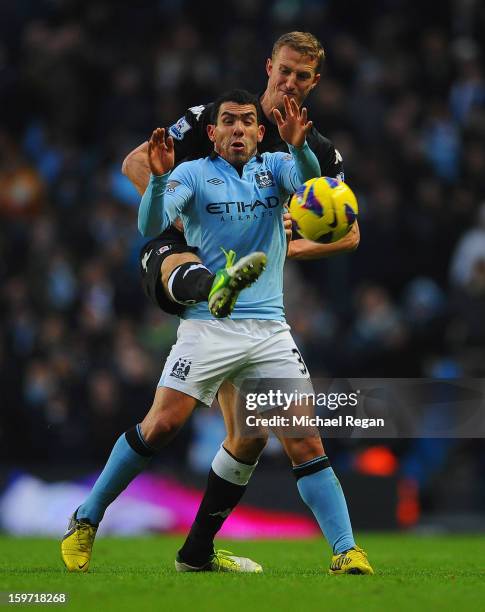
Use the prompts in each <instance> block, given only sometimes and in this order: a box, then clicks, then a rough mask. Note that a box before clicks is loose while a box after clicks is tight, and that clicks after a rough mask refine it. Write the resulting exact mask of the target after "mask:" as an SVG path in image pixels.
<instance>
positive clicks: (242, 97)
mask: <svg viewBox="0 0 485 612" xmlns="http://www.w3.org/2000/svg"><path fill="white" fill-rule="evenodd" d="M224 102H235V103H236V104H253V105H254V107H255V108H256V119H257V121H258V125H259V124H260V123H261V109H260V106H259V100H258V98H257V97H256V96H255V95H254V94H252V93H249V91H246V90H245V89H231V90H230V91H226V92H224V93H223V94H222V95H220V96H219V97H218V98H217V100H216V101H215V102H214V105H213V106H212V110H211V123H212V124H213V125H215V124H216V123H217V117H218V115H219V109H220V108H221V105H222V104H224Z"/></svg>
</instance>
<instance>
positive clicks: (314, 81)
mask: <svg viewBox="0 0 485 612" xmlns="http://www.w3.org/2000/svg"><path fill="white" fill-rule="evenodd" d="M320 76H321V75H320V74H316V75H315V76H314V77H313V85H312V89H313V88H314V87H316V86H317V85H318V81H319V80H320Z"/></svg>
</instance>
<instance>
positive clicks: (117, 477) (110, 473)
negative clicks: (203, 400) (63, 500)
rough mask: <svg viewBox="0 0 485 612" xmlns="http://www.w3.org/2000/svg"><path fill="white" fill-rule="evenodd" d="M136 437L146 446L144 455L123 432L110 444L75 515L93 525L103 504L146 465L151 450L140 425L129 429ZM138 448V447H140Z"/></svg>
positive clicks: (120, 490)
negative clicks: (94, 480) (102, 465)
mask: <svg viewBox="0 0 485 612" xmlns="http://www.w3.org/2000/svg"><path fill="white" fill-rule="evenodd" d="M134 431H136V434H137V435H138V437H139V444H141V445H144V446H145V447H146V449H147V453H146V454H145V455H141V454H139V453H138V452H136V451H135V450H133V448H132V446H130V444H129V443H128V441H127V439H126V434H122V435H121V436H120V437H119V438H118V440H117V441H116V444H115V445H114V446H113V450H112V451H111V455H110V456H109V459H108V461H107V463H106V465H105V466H104V469H103V471H102V472H101V474H100V475H99V477H98V479H97V480H96V482H95V483H94V486H93V488H92V490H91V493H90V494H89V496H88V498H87V499H86V501H85V502H84V503H83V504H81V505H80V506H79V508H78V509H77V512H76V517H77V518H79V519H80V518H85V519H88V521H89V522H90V523H92V524H94V525H97V524H98V523H99V522H100V521H101V519H102V518H103V516H104V513H105V511H106V508H107V507H108V506H109V505H110V504H111V502H112V501H114V500H115V499H116V498H117V497H118V495H119V494H120V493H121V492H122V491H124V489H126V487H127V486H128V485H129V484H130V482H131V481H132V480H133V479H134V478H136V476H138V474H140V473H141V472H142V471H143V470H144V469H145V468H146V466H147V465H148V463H149V462H150V459H151V458H152V455H153V450H151V449H149V447H148V446H147V445H146V442H145V441H144V440H143V436H142V435H141V431H140V426H139V425H137V426H136V430H135V428H133V430H131V431H130V432H129V433H131V434H132V436H133V435H134V434H133V432H134ZM140 448H141V447H140Z"/></svg>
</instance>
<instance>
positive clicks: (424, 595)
mask: <svg viewBox="0 0 485 612" xmlns="http://www.w3.org/2000/svg"><path fill="white" fill-rule="evenodd" d="M181 541H182V540H181V539H180V538H176V537H166V536H152V537H145V538H99V539H98V540H97V541H96V543H95V547H94V556H93V562H92V565H91V571H90V572H89V573H88V574H68V573H67V572H66V571H65V569H64V566H63V564H62V561H61V560H60V552H59V543H58V542H57V541H55V540H45V539H44V540H43V539H32V538H25V539H20V538H11V537H0V551H1V555H0V591H3V592H5V591H8V592H44V593H45V592H65V593H67V594H68V597H69V601H68V603H67V604H65V605H64V606H62V605H57V607H58V608H60V609H62V608H69V609H70V610H82V611H83V612H89V611H90V610H94V609H97V610H101V611H103V612H104V611H105V610H130V611H131V610H133V611H135V612H142V610H143V611H144V610H167V611H170V612H172V611H177V612H178V611H180V612H185V611H190V612H204V611H206V610H207V611H210V612H218V611H219V610H224V611H226V612H239V611H241V612H257V611H259V610H278V611H282V612H285V611H287V610H288V611H291V612H300V611H305V612H306V611H308V612H312V611H314V610H315V611H316V610H344V609H345V610H346V611H347V612H348V611H349V610H355V611H356V612H357V611H358V612H360V611H361V610H386V611H387V610H392V612H395V611H398V610H412V611H413V612H416V611H418V610H435V609H440V610H457V609H458V610H459V609H461V610H464V609H473V610H485V537H483V536H476V537H473V536H468V537H461V536H460V537H458V536H457V537H454V536H442V537H426V538H419V537H416V536H410V535H387V534H376V535H371V534H366V535H362V536H361V537H359V538H358V542H359V544H360V545H361V546H363V547H364V548H365V549H366V550H367V552H368V553H369V559H370V560H371V562H372V565H373V567H374V570H375V571H376V575H375V576H328V575H326V568H327V567H328V564H329V559H330V555H329V552H328V549H327V546H326V544H324V542H323V541H322V540H321V539H318V540H297V541H271V542H266V541H265V542H261V541H248V542H241V541H237V542H234V541H233V542H228V541H221V542H219V543H218V545H219V547H220V548H227V549H229V550H232V551H233V552H234V553H235V554H238V555H242V556H248V557H251V558H253V559H255V560H257V561H259V562H260V563H261V564H262V565H263V567H264V574H260V575H244V574H239V575H232V574H211V573H204V574H178V573H177V572H175V569H174V564H173V561H174V556H175V552H176V550H177V548H178V547H179V545H180V544H181ZM39 605H40V604H37V606H39ZM1 607H3V606H1ZM9 607H11V608H17V609H18V608H21V609H24V608H26V607H29V608H31V607H32V606H22V605H19V604H17V605H10V606H5V609H8V608H9ZM43 607H45V605H44V606H43ZM49 607H51V606H49Z"/></svg>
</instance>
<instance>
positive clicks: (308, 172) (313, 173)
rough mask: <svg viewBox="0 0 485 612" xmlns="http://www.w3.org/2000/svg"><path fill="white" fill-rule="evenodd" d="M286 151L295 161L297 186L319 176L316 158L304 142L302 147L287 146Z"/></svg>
mask: <svg viewBox="0 0 485 612" xmlns="http://www.w3.org/2000/svg"><path fill="white" fill-rule="evenodd" d="M288 149H289V150H290V153H291V155H292V157H293V159H294V160H295V171H296V177H297V182H298V185H301V184H302V183H304V182H305V181H309V180H310V179H312V178H315V177H318V176H321V170H320V164H319V163H318V159H317V156H316V155H315V153H314V152H313V151H312V150H311V149H310V147H309V146H308V143H307V142H306V141H305V142H304V143H303V146H302V147H293V146H292V145H288Z"/></svg>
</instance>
